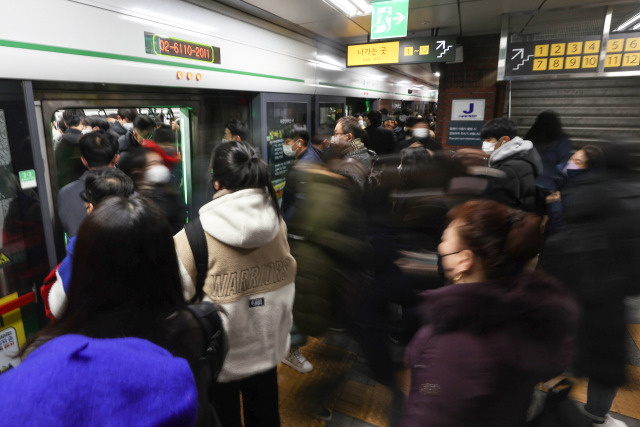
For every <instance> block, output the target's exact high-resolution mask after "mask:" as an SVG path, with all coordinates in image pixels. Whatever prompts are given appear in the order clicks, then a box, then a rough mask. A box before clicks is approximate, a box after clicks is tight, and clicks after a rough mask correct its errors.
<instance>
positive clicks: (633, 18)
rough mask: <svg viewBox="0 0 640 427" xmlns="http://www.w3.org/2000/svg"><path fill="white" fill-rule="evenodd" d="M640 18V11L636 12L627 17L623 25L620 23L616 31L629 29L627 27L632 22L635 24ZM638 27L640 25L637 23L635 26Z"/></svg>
mask: <svg viewBox="0 0 640 427" xmlns="http://www.w3.org/2000/svg"><path fill="white" fill-rule="evenodd" d="M638 19H640V12H638V13H636V14H635V15H633V16H632V17H631V18H630V19H627V20H626V21H624V22H623V23H622V25H620V26H619V27H618V28H616V29H615V30H614V31H624V30H626V29H627V27H629V26H630V25H631V24H633V23H634V22H636V21H637V20H638ZM638 28H640V27H639V26H638V25H636V26H635V27H633V29H634V30H637V29H638Z"/></svg>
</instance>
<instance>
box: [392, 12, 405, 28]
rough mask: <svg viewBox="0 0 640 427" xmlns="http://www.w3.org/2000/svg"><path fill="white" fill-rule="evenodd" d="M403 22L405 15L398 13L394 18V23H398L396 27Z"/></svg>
mask: <svg viewBox="0 0 640 427" xmlns="http://www.w3.org/2000/svg"><path fill="white" fill-rule="evenodd" d="M402 21H404V15H403V14H401V13H400V12H396V17H395V18H393V22H395V23H396V25H398V24H399V23H401V22H402Z"/></svg>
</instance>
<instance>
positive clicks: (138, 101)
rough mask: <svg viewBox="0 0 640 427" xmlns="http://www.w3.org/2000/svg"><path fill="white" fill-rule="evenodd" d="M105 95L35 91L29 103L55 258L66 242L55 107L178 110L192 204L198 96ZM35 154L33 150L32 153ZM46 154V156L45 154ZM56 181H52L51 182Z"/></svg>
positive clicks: (187, 184) (189, 199)
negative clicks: (58, 202) (59, 212)
mask: <svg viewBox="0 0 640 427" xmlns="http://www.w3.org/2000/svg"><path fill="white" fill-rule="evenodd" d="M104 95H105V96H104V97H101V98H100V99H95V93H86V94H78V93H73V94H71V93H68V92H64V91H54V92H51V91H47V90H41V91H34V101H33V104H32V106H33V107H35V109H36V111H37V112H39V113H40V114H38V117H37V119H38V131H39V135H38V139H39V141H40V143H39V150H41V151H40V153H42V156H43V162H44V170H45V171H46V172H47V173H48V175H46V178H47V181H48V182H47V186H46V192H47V194H46V197H44V198H43V199H42V200H46V201H47V204H48V208H47V209H48V212H49V215H50V217H49V218H47V220H48V221H46V223H45V224H44V228H45V236H50V237H49V238H50V239H52V241H47V251H48V252H49V251H51V249H50V247H49V246H50V245H52V246H53V247H54V248H55V249H54V250H55V253H56V254H57V255H58V256H57V257H56V259H57V260H60V259H61V258H62V257H63V256H64V254H65V253H66V247H65V242H64V239H63V237H62V236H63V233H62V230H61V228H60V225H59V223H58V220H57V218H56V214H55V212H56V210H55V199H56V198H57V195H58V192H59V191H60V189H59V188H58V186H57V167H56V164H55V157H54V153H53V140H52V135H51V132H50V131H49V128H50V126H51V125H50V119H51V117H53V114H54V113H55V112H56V111H58V110H64V109H65V108H84V109H89V108H90V109H100V108H104V109H113V108H118V107H123V106H130V107H137V108H153V107H155V108H158V107H163V108H168V107H171V108H173V109H174V110H180V112H181V113H182V114H184V115H185V117H187V118H188V121H189V123H188V124H189V126H183V127H184V128H185V133H186V136H187V137H188V138H185V137H182V142H183V147H182V148H183V154H184V155H185V157H186V158H183V165H184V170H183V178H185V180H184V185H185V193H186V195H187V198H186V200H185V203H186V204H187V210H188V212H189V214H190V216H191V207H192V200H193V199H192V195H193V186H192V179H191V160H192V159H191V156H192V153H193V151H194V150H195V149H196V147H197V145H198V143H199V142H198V132H195V131H194V130H195V129H198V127H197V126H198V121H197V117H198V111H200V108H201V100H200V99H196V100H194V99H188V97H189V95H186V96H179V95H178V96H176V95H171V94H160V95H159V96H158V95H155V94H144V95H140V94H133V95H131V94H122V93H120V94H114V93H105V94H104ZM34 155H35V153H34ZM45 155H46V157H44V156H45ZM54 182H55V185H54ZM56 264H57V261H55V262H54V264H53V266H52V268H53V267H54V266H55V265H56Z"/></svg>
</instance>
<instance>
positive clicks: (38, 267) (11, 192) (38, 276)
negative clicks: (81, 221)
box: [0, 80, 49, 297]
mask: <svg viewBox="0 0 640 427" xmlns="http://www.w3.org/2000/svg"><path fill="white" fill-rule="evenodd" d="M30 141H31V140H30V135H29V128H28V124H27V116H26V108H25V103H24V96H23V93H22V88H21V85H20V83H19V82H13V81H1V80H0V226H1V234H0V297H4V296H7V295H10V294H13V293H14V292H17V293H18V294H25V293H27V292H29V291H31V290H32V288H33V287H34V285H39V284H41V283H42V280H43V279H44V277H45V275H46V274H47V273H48V272H49V263H48V259H47V252H46V244H45V238H44V231H43V226H42V212H41V210H40V199H39V195H38V191H37V187H38V184H40V183H38V182H36V175H35V170H34V160H33V154H32V150H31V143H30Z"/></svg>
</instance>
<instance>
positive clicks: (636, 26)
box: [632, 24, 640, 30]
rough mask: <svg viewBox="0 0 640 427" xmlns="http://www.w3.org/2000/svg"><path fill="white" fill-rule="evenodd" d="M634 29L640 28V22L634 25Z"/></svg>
mask: <svg viewBox="0 0 640 427" xmlns="http://www.w3.org/2000/svg"><path fill="white" fill-rule="evenodd" d="M632 30H640V24H636V25H634V26H633V28H632Z"/></svg>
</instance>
